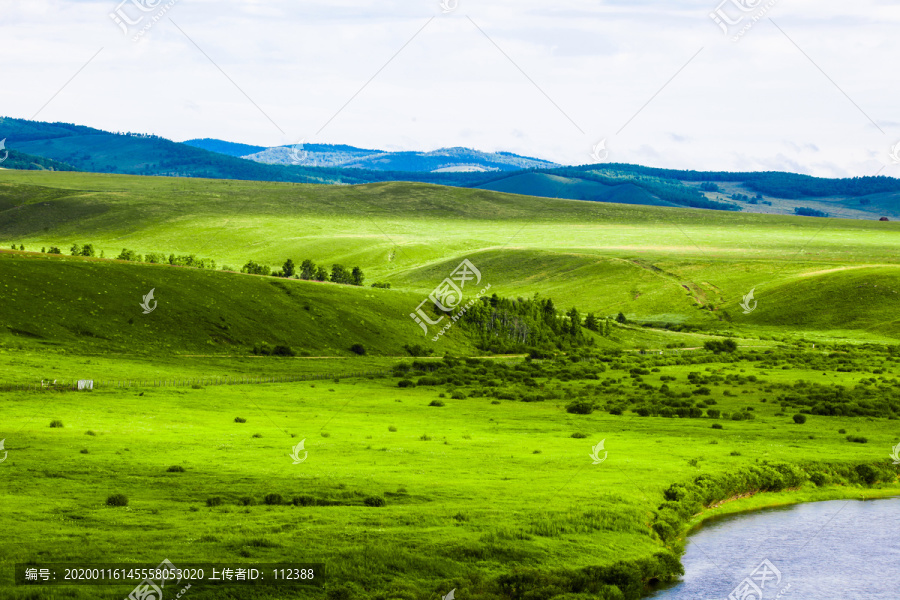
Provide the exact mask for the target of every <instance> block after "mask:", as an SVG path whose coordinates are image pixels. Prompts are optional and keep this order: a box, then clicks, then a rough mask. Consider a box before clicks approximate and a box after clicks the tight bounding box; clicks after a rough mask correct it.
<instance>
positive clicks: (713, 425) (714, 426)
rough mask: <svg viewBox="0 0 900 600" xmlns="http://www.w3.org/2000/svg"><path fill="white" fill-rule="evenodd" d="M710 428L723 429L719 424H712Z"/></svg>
mask: <svg viewBox="0 0 900 600" xmlns="http://www.w3.org/2000/svg"><path fill="white" fill-rule="evenodd" d="M712 428H713V429H723V427H722V424H721V423H713V424H712Z"/></svg>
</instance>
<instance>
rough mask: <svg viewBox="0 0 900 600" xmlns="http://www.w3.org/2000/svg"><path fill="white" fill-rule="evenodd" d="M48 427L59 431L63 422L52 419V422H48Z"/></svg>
mask: <svg viewBox="0 0 900 600" xmlns="http://www.w3.org/2000/svg"><path fill="white" fill-rule="evenodd" d="M50 427H53V428H54V429H61V428H62V427H64V425H63V422H62V421H60V420H59V419H53V420H52V421H50Z"/></svg>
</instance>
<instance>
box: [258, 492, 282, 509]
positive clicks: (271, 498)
mask: <svg viewBox="0 0 900 600" xmlns="http://www.w3.org/2000/svg"><path fill="white" fill-rule="evenodd" d="M263 502H265V503H266V504H268V505H269V506H276V505H279V504H284V498H282V497H281V494H266V497H265V498H264V499H263Z"/></svg>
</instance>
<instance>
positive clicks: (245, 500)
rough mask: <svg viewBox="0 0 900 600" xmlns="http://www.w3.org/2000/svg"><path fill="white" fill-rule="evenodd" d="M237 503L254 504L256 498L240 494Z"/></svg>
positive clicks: (243, 504)
mask: <svg viewBox="0 0 900 600" xmlns="http://www.w3.org/2000/svg"><path fill="white" fill-rule="evenodd" d="M238 504H240V505H241V506H256V498H254V497H252V496H241V497H240V498H238Z"/></svg>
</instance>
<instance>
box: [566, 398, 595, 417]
mask: <svg viewBox="0 0 900 600" xmlns="http://www.w3.org/2000/svg"><path fill="white" fill-rule="evenodd" d="M594 408H595V407H594V403H593V402H588V401H587V400H576V401H574V402H570V403H569V404H567V405H566V412H567V413H571V414H573V415H589V414H591V413H592V412H594Z"/></svg>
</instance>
